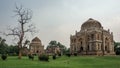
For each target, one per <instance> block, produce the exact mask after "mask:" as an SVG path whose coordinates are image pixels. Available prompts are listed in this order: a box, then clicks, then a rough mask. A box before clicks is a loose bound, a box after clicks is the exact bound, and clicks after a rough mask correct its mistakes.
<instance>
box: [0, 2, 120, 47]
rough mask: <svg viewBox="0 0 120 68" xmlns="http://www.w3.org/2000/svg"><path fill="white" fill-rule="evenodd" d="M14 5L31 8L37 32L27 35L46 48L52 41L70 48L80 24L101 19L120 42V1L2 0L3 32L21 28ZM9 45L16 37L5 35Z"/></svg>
mask: <svg viewBox="0 0 120 68" xmlns="http://www.w3.org/2000/svg"><path fill="white" fill-rule="evenodd" d="M15 4H17V5H18V6H20V5H22V6H23V7H24V8H29V9H31V10H32V12H33V17H32V20H31V23H33V24H34V25H35V26H36V30H37V32H36V33H35V34H34V35H28V37H27V38H28V39H29V40H30V41H31V40H32V39H33V38H34V37H36V36H37V37H39V38H40V39H41V41H42V44H43V45H44V46H45V47H46V46H47V45H48V44H49V42H50V41H51V40H56V41H58V42H61V43H62V44H63V45H65V46H67V47H69V46H70V35H74V34H75V31H80V29H81V25H82V24H83V23H84V22H85V21H86V20H88V19H89V18H93V19H95V20H98V21H99V22H100V23H101V24H102V26H103V27H104V29H106V30H108V29H110V31H111V32H113V35H114V40H115V41H117V42H118V41H120V33H119V28H120V26H119V23H120V13H119V12H120V0H0V31H1V32H4V31H7V27H8V26H10V27H15V26H17V25H18V22H17V17H16V16H15V13H14V12H13V11H14V10H15ZM0 36H2V37H3V38H5V39H6V42H7V43H9V44H14V43H15V42H16V41H15V40H12V39H13V37H8V36H3V35H2V34H0Z"/></svg>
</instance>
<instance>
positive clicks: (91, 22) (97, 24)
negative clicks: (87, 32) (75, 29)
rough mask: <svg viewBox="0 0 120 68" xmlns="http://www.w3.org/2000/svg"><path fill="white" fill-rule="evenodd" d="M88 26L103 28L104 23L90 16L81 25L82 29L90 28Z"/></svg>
mask: <svg viewBox="0 0 120 68" xmlns="http://www.w3.org/2000/svg"><path fill="white" fill-rule="evenodd" d="M88 28H102V25H101V24H100V22H99V21H97V20H94V19H92V18H89V19H88V20H87V21H86V22H84V23H83V24H82V26H81V29H82V30H84V29H88Z"/></svg>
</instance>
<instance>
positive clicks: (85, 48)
mask: <svg viewBox="0 0 120 68" xmlns="http://www.w3.org/2000/svg"><path fill="white" fill-rule="evenodd" d="M70 51H71V53H72V54H73V53H75V52H77V53H79V54H81V55H113V54H115V53H114V40H113V33H112V32H110V30H109V29H108V30H105V29H103V26H102V25H101V23H100V22H99V21H97V20H94V19H92V18H90V19H88V20H87V21H86V22H84V23H83V24H82V26H81V30H80V31H79V32H77V31H76V33H75V35H71V36H70Z"/></svg>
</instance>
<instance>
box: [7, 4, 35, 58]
mask: <svg viewBox="0 0 120 68" xmlns="http://www.w3.org/2000/svg"><path fill="white" fill-rule="evenodd" d="M14 12H15V15H16V16H17V17H18V19H17V21H18V23H19V26H17V27H14V28H8V30H9V31H10V32H9V33H7V34H6V35H7V36H11V35H12V36H16V37H18V42H17V44H18V47H19V58H21V56H22V55H21V52H22V48H23V47H25V46H26V45H27V43H28V42H29V41H28V40H26V41H25V43H24V44H23V41H24V37H25V34H26V33H27V32H30V33H34V32H35V26H34V25H33V24H29V25H28V26H26V27H25V25H27V24H28V23H29V22H30V21H31V19H32V11H31V10H29V9H24V8H23V6H22V5H21V6H20V7H18V6H15V10H14Z"/></svg>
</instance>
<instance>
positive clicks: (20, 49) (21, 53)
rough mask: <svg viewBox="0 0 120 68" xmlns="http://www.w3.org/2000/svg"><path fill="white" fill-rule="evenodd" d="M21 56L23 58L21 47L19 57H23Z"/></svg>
mask: <svg viewBox="0 0 120 68" xmlns="http://www.w3.org/2000/svg"><path fill="white" fill-rule="evenodd" d="M21 58H22V50H21V49H20V50H19V55H18V59H21Z"/></svg>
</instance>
